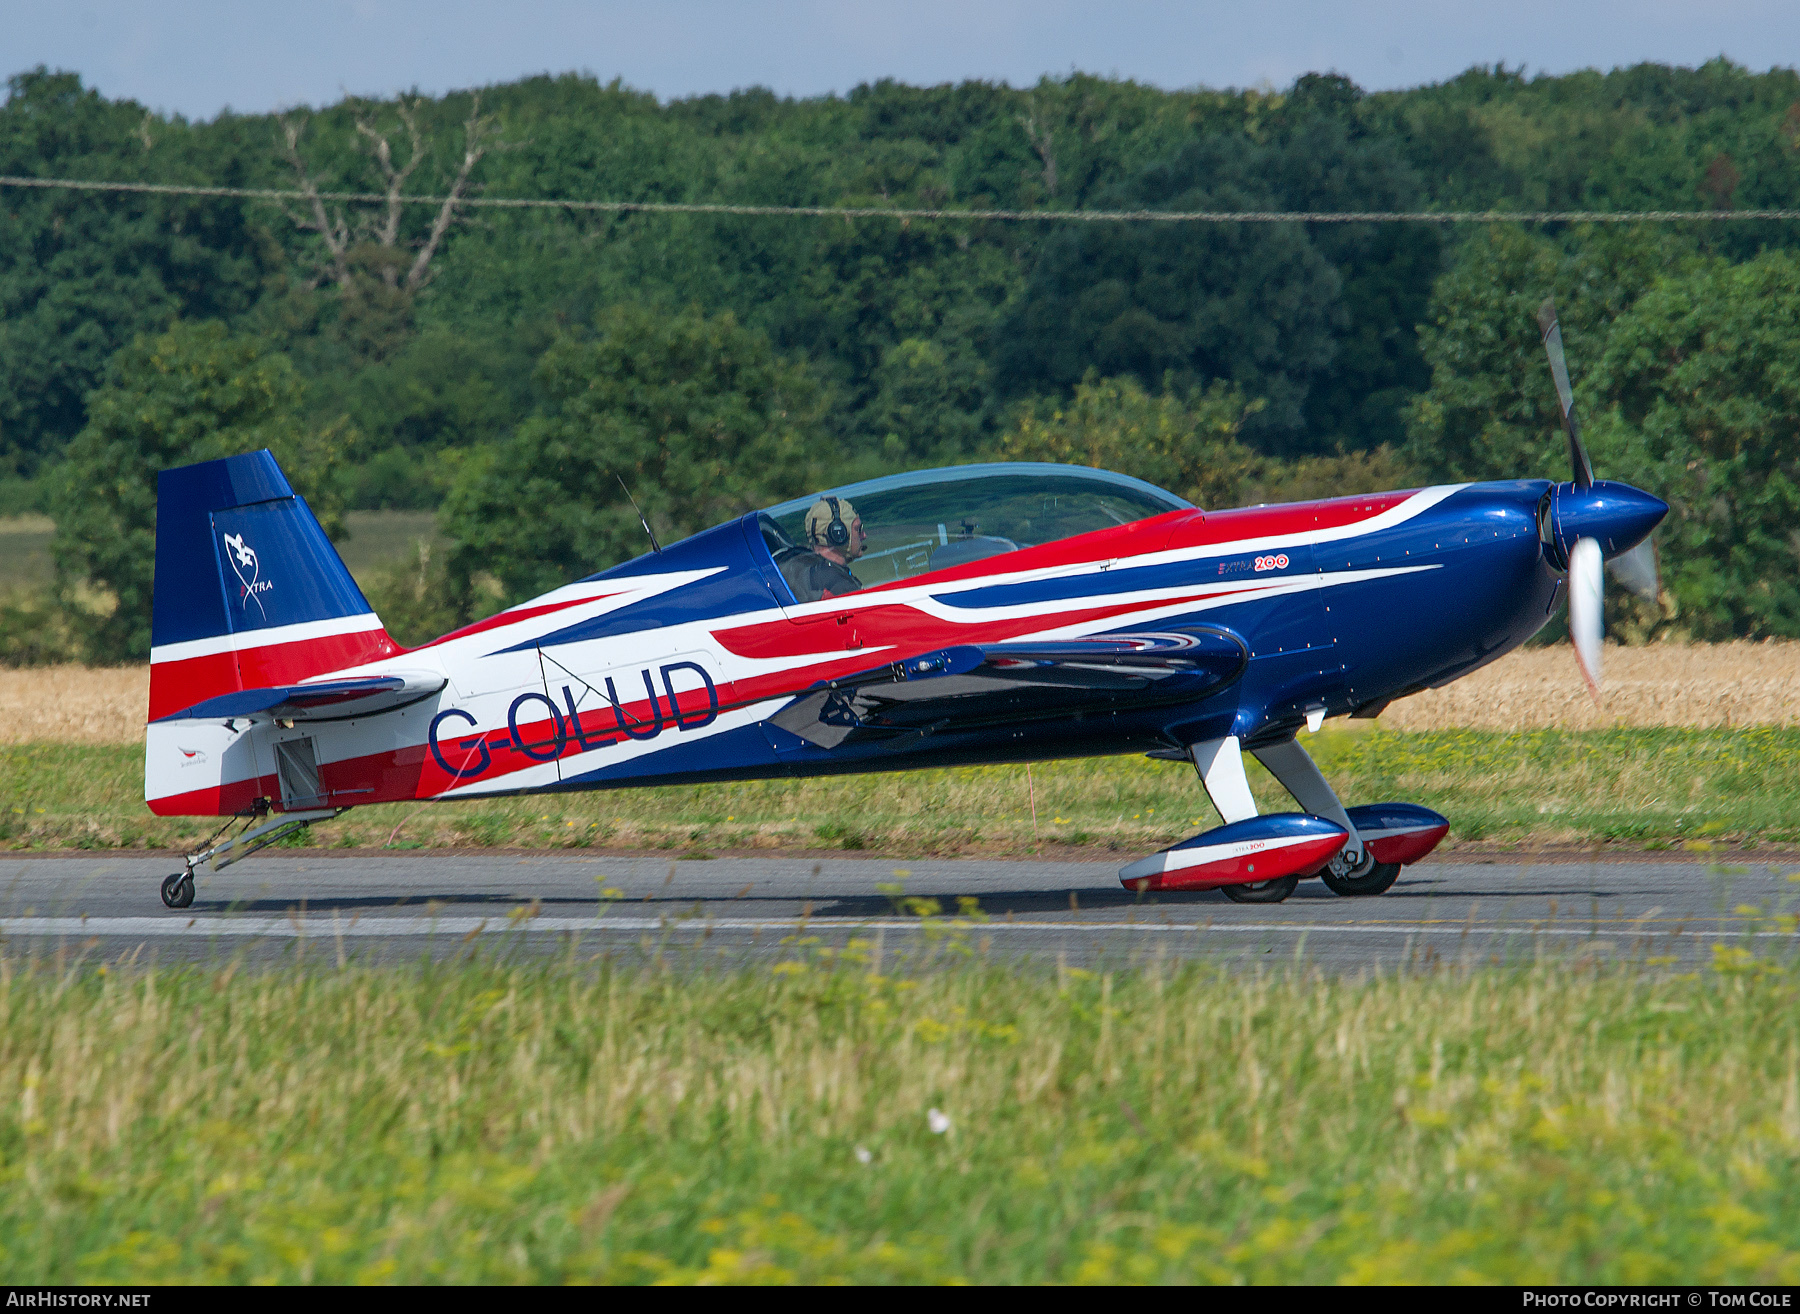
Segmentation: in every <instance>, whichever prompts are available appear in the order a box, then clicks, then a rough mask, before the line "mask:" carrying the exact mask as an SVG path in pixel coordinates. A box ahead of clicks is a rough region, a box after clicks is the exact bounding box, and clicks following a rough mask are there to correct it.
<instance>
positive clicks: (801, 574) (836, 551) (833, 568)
mask: <svg viewBox="0 0 1800 1314" xmlns="http://www.w3.org/2000/svg"><path fill="white" fill-rule="evenodd" d="M868 546H869V537H868V535H867V534H865V533H863V523H862V517H861V516H859V515H857V514H856V508H855V507H854V506H851V505H850V500H849V499H848V498H844V497H821V498H820V499H819V500H818V501H817V502H815V503H813V506H812V509H811V510H810V511H808V512H807V513H806V547H805V548H804V549H802V550H800V551H797V552H794V553H792V554H791V555H788V556H787V557H786V558H785V559H784V560H783V561H782V562H781V574H782V578H784V579H785V580H787V582H788V587H789V588H791V589H792V590H793V591H794V597H795V598H797V599H798V600H799V601H801V602H818V601H820V600H821V599H824V598H836V597H841V596H842V595H844V594H846V593H854V592H856V591H857V590H858V589H860V588H861V587H862V586H863V585H862V581H861V580H860V579H858V578H857V577H856V576H855V575H854V574H852V573H851V571H850V563H851V562H852V561H855V560H856V559H857V558H858V557H860V556H861V555H862V554H863V553H864V552H865V551H866V550H867V549H868Z"/></svg>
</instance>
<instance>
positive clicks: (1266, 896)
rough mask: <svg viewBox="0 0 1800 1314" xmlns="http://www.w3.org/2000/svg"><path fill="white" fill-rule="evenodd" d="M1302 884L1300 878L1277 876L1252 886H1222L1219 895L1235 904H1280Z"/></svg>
mask: <svg viewBox="0 0 1800 1314" xmlns="http://www.w3.org/2000/svg"><path fill="white" fill-rule="evenodd" d="M1299 884H1300V878H1299V877H1298V876H1277V877H1276V878H1275V879H1274V880H1272V881H1257V882H1255V883H1254V884H1251V885H1221V886H1220V887H1219V893H1221V894H1223V895H1224V896H1225V897H1226V898H1227V899H1230V900H1231V901H1232V902H1233V903H1280V902H1281V901H1282V900H1283V899H1285V898H1287V897H1288V895H1290V894H1292V893H1293V892H1294V888H1295V887H1296V886H1297V885H1299Z"/></svg>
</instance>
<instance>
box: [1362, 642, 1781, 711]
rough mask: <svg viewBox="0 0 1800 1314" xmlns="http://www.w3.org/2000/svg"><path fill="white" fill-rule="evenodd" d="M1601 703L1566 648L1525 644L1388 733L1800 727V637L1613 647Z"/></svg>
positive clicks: (1431, 697) (1433, 697) (1426, 697)
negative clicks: (1528, 646) (1747, 641)
mask: <svg viewBox="0 0 1800 1314" xmlns="http://www.w3.org/2000/svg"><path fill="white" fill-rule="evenodd" d="M1602 666H1603V669H1604V673H1603V676H1602V680H1603V683H1604V684H1605V686H1606V697H1605V702H1604V703H1603V704H1602V705H1601V706H1599V707H1596V706H1594V700H1593V699H1592V698H1591V697H1589V695H1588V691H1587V686H1586V685H1585V684H1584V683H1582V679H1581V673H1580V671H1579V670H1578V669H1577V668H1576V665H1575V657H1574V655H1573V654H1572V653H1571V652H1570V651H1569V649H1568V648H1567V647H1566V646H1564V645H1560V644H1559V645H1557V646H1556V647H1551V648H1522V649H1520V650H1519V651H1517V652H1513V653H1509V654H1508V655H1507V656H1505V657H1502V658H1501V659H1500V660H1499V661H1497V662H1495V663H1494V664H1493V665H1492V666H1489V667H1487V668H1486V669H1484V670H1480V671H1476V672H1475V673H1474V674H1473V675H1470V676H1466V677H1465V678H1463V679H1461V680H1458V681H1457V682H1456V683H1455V684H1452V685H1449V686H1447V687H1445V688H1443V689H1431V690H1427V691H1426V692H1425V693H1422V694H1415V695H1414V696H1413V697H1411V698H1406V699H1403V700H1401V701H1400V702H1398V703H1395V704H1394V705H1393V706H1392V707H1390V708H1389V709H1388V710H1387V711H1386V712H1384V713H1383V714H1382V716H1381V720H1380V725H1381V727H1382V729H1384V730H1449V729H1459V730H1552V729H1556V730H1600V729H1609V728H1613V727H1623V726H1637V727H1643V726H1704V727H1708V728H1729V727H1733V726H1751V725H1782V726H1791V725H1800V643H1796V642H1792V641H1779V642H1778V641H1769V642H1764V643H1716V644H1707V643H1700V644H1677V643H1659V644H1653V645H1652V646H1650V647H1647V648H1619V647H1611V646H1609V647H1608V648H1607V649H1606V653H1605V656H1604V658H1603V659H1602Z"/></svg>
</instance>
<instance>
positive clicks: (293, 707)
mask: <svg viewBox="0 0 1800 1314" xmlns="http://www.w3.org/2000/svg"><path fill="white" fill-rule="evenodd" d="M448 683H449V681H448V680H446V679H445V678H444V677H443V676H441V675H437V674H434V673H429V672H419V673H416V674H408V675H370V676H362V677H359V678H357V679H351V680H321V681H318V682H316V683H314V684H288V685H276V686H274V687H272V688H267V689H239V690H237V691H236V692H234V693H227V694H219V695H218V696H217V697H214V698H207V699H205V700H203V701H201V702H198V703H195V704H194V705H193V706H192V707H184V708H182V709H181V710H180V711H179V712H171V713H170V714H169V715H167V716H161V717H158V718H157V720H159V721H219V720H226V721H233V720H238V719H240V718H242V719H247V720H251V721H340V720H345V719H347V718H349V717H352V716H378V715H380V714H381V713H383V712H394V711H398V710H399V709H400V708H402V707H409V706H411V705H412V704H413V703H416V702H419V701H420V700H422V699H425V698H429V697H431V695H433V694H435V693H437V692H438V691H439V690H440V689H442V688H443V687H444V686H445V685H446V684H448Z"/></svg>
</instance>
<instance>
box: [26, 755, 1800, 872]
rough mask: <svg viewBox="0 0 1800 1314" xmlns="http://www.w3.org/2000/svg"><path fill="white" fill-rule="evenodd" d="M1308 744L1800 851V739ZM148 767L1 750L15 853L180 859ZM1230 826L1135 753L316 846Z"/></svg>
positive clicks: (559, 800) (1629, 831) (634, 842)
mask: <svg viewBox="0 0 1800 1314" xmlns="http://www.w3.org/2000/svg"><path fill="white" fill-rule="evenodd" d="M1306 743H1307V746H1308V747H1309V748H1310V749H1311V750H1312V751H1313V752H1314V753H1315V755H1316V756H1317V758H1318V760H1319V764H1320V766H1321V767H1322V768H1323V769H1324V771H1325V773H1326V775H1327V776H1328V777H1329V778H1330V779H1331V780H1332V781H1333V783H1334V784H1335V785H1336V786H1337V788H1338V790H1339V792H1340V793H1341V794H1342V795H1343V796H1344V797H1345V798H1346V799H1348V800H1349V801H1351V802H1376V801H1384V800H1405V801H1410V802H1415V803H1423V804H1425V805H1426V806H1428V807H1433V808H1437V809H1438V810H1439V811H1441V812H1443V813H1444V814H1445V815H1446V816H1448V817H1449V818H1450V820H1451V826H1452V829H1451V836H1452V839H1453V840H1454V841H1457V842H1461V841H1467V840H1493V841H1504V842H1512V841H1518V842H1558V843H1588V842H1620V843H1624V844H1628V845H1633V846H1638V847H1651V848H1656V847H1667V846H1670V845H1677V844H1686V845H1694V846H1705V845H1709V844H1742V843H1793V842H1796V841H1800V730H1794V729H1774V728H1756V729H1739V730H1670V729H1626V730H1607V731H1589V732H1564V731H1551V730H1545V731H1532V732H1526V733H1520V734H1498V733H1488V732H1480V731H1467V730H1461V731H1445V732H1442V733H1390V732H1386V731H1369V732H1363V733H1354V732H1341V731H1338V732H1334V731H1331V730H1327V731H1325V732H1324V733H1321V734H1319V735H1316V736H1312V737H1310V738H1308V739H1307V740H1306ZM142 771H143V754H142V750H141V749H139V748H137V747H134V746H118V747H77V746H57V745H47V744H36V745H25V746H14V747H5V748H0V845H3V846H7V847H11V848H15V849H18V848H26V849H29V848H45V847H49V848H56V847H62V848H68V847H88V848H115V847H125V848H133V847H179V846H182V845H187V844H191V843H193V842H194V841H195V840H196V839H197V838H199V837H201V836H203V835H204V834H205V833H206V832H208V831H210V829H211V828H212V824H213V823H210V822H208V821H206V820H205V819H188V818H176V819H168V820H164V819H158V818H155V817H152V816H151V815H150V814H149V812H148V811H147V810H146V809H145V808H144V806H143V804H142V803H141V802H140V801H139V800H140V799H141V798H142ZM1251 775H1252V785H1253V788H1254V789H1255V791H1256V793H1257V796H1258V798H1259V800H1260V801H1261V803H1262V805H1263V806H1264V807H1265V808H1266V809H1273V810H1288V809H1291V808H1292V807H1293V806H1294V805H1293V803H1292V802H1291V800H1288V799H1287V797H1286V796H1285V795H1284V794H1283V793H1282V792H1281V790H1280V788H1279V787H1278V786H1277V785H1276V784H1275V783H1274V781H1273V780H1272V779H1270V778H1269V777H1268V776H1267V775H1266V774H1265V773H1263V772H1262V770H1261V769H1260V768H1259V767H1257V766H1255V764H1254V763H1252V764H1251ZM1034 794H1035V798H1036V803H1037V821H1036V823H1035V825H1034V823H1033V820H1032V816H1031V800H1032V797H1033V795H1034ZM1217 821H1218V819H1217V816H1216V815H1215V814H1214V813H1213V811H1212V809H1211V807H1210V806H1209V805H1208V804H1207V803H1206V801H1205V795H1204V794H1203V793H1202V792H1201V790H1200V788H1199V786H1198V784H1197V782H1196V781H1195V779H1194V773H1193V771H1192V769H1191V768H1189V767H1187V766H1186V765H1184V764H1182V763H1176V762H1152V761H1149V760H1147V759H1144V758H1141V757H1131V758H1107V759H1090V760H1087V761H1077V762H1058V763H1046V764H1041V765H1039V766H1036V767H1034V768H1032V770H1031V772H1030V775H1029V776H1028V775H1027V772H1026V769H1025V768H1024V767H981V768H967V769H958V770H951V771H935V772H906V773H900V774H889V775H871V776H851V777H839V778H833V779H824V780H807V781H789V780H776V781H759V782H753V783H748V784H736V785H701V786H680V787H670V788H660V789H647V790H620V791H612V792H606V793H592V794H580V795H562V796H551V797H539V798H521V799H500V800H488V801H483V802H468V803H446V804H434V805H429V806H422V805H417V804H391V805H383V806H377V807H369V808H360V809H357V810H355V811H353V812H351V813H349V814H348V815H347V816H345V817H344V818H342V819H341V820H338V821H334V822H331V823H328V824H326V825H323V826H320V827H316V828H315V829H314V831H313V832H311V833H310V840H309V842H311V843H315V844H327V845H356V846H364V845H367V846H379V845H383V844H387V843H390V842H391V843H393V844H394V845H396V846H418V845H426V846H439V845H485V846H519V847H527V848H545V847H548V848H556V847H586V846H599V847H631V848H659V849H668V850H673V851H695V850H708V849H719V848H742V847H788V848H793V847H809V848H841V849H848V850H859V849H862V850H875V851H881V850H904V851H906V852H909V853H959V852H998V851H1021V852H1022V851H1036V852H1044V853H1048V852H1054V851H1059V850H1068V849H1071V848H1080V847H1087V848H1103V849H1109V850H1114V851H1119V852H1139V851H1143V852H1148V851H1153V850H1155V849H1157V848H1160V847H1162V846H1163V845H1165V844H1168V843H1170V842H1172V841H1174V840H1176V839H1178V838H1181V837H1183V836H1186V835H1190V834H1192V833H1194V832H1195V831H1197V830H1200V829H1203V828H1205V827H1207V826H1211V825H1216V824H1217Z"/></svg>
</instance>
